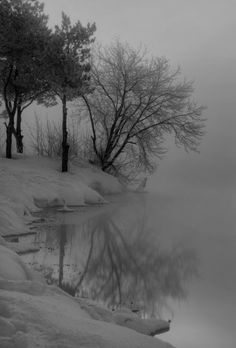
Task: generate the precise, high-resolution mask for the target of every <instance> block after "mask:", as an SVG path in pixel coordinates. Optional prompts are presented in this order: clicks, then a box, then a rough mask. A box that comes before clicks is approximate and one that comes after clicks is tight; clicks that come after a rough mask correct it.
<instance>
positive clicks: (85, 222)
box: [22, 177, 236, 348]
mask: <svg viewBox="0 0 236 348" xmlns="http://www.w3.org/2000/svg"><path fill="white" fill-rule="evenodd" d="M156 182H157V181H154V182H150V185H149V187H148V192H146V193H145V192H144V193H127V194H124V195H117V196H111V197H108V200H109V201H110V204H108V205H104V206H100V207H97V206H94V207H77V208H75V211H74V212H70V213H59V212H57V211H56V210H55V209H54V210H53V209H52V210H49V211H46V212H44V213H43V214H41V216H42V217H43V219H42V220H41V222H40V223H38V224H37V223H35V224H34V226H33V227H34V228H36V231H40V232H38V233H37V235H35V236H34V237H32V236H31V237H28V238H34V241H33V242H34V244H35V245H36V246H38V247H39V248H40V250H39V251H38V252H33V253H28V254H25V255H22V257H23V258H24V260H25V262H27V263H28V264H29V265H31V266H33V267H34V268H36V269H40V270H41V272H43V273H44V275H45V276H46V278H47V281H48V282H49V283H53V282H57V283H58V282H59V283H60V285H61V286H64V287H67V290H68V291H71V288H73V289H75V288H76V292H77V294H78V295H79V296H83V297H88V298H92V299H94V300H97V301H100V302H103V303H106V304H107V305H108V306H109V307H111V308H116V307H117V306H119V305H122V306H123V305H124V306H128V307H132V306H135V307H136V308H138V309H139V310H140V315H143V316H150V317H151V316H157V317H161V318H163V319H166V320H168V319H170V320H171V329H170V332H168V333H165V334H162V335H160V336H159V337H160V338H161V339H163V340H166V341H168V342H170V343H172V344H173V345H175V346H176V347H177V348H199V347H207V348H213V347H214V348H222V347H224V348H234V347H235V342H236V330H235V315H236V301H235V294H236V270H235V265H236V252H235V247H236V237H235V231H234V229H233V227H234V226H233V221H234V220H233V214H232V213H233V209H232V208H233V204H232V197H231V194H230V190H227V189H225V187H224V188H219V189H218V190H215V188H214V187H212V188H211V187H210V186H209V185H208V187H207V189H206V188H204V187H201V188H199V187H198V186H197V185H193V184H192V183H188V182H187V180H186V181H185V182H180V183H179V184H178V185H176V184H175V185H174V184H173V185H172V184H171V182H170V181H168V182H166V181H165V178H164V177H162V178H161V179H160V181H159V184H158V185H157V184H156ZM167 183H168V184H167ZM73 289H72V291H73Z"/></svg>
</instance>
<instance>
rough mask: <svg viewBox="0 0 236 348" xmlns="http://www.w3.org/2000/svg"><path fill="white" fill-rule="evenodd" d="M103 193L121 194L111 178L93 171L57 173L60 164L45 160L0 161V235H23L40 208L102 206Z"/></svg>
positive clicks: (91, 169) (23, 158)
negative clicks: (27, 223)
mask: <svg viewBox="0 0 236 348" xmlns="http://www.w3.org/2000/svg"><path fill="white" fill-rule="evenodd" d="M96 188H98V189H100V191H101V192H102V193H106V194H108V193H117V192H121V191H122V187H121V185H120V184H119V182H118V181H117V180H116V179H115V178H114V177H112V176H110V175H108V174H105V173H103V172H101V171H99V170H98V169H95V168H93V167H87V168H86V167H85V166H83V167H82V168H80V167H78V165H72V164H71V165H70V171H69V172H68V173H61V172H60V162H59V161H56V160H51V159H48V158H26V157H19V158H17V159H13V160H7V159H3V158H1V159H0V235H7V234H17V233H22V232H25V231H26V226H25V223H24V222H25V221H26V220H27V217H28V218H29V217H30V212H32V211H37V210H38V209H39V208H42V207H50V206H63V205H64V203H66V205H77V206H78V205H85V204H102V203H105V200H104V198H103V197H102V196H101V195H100V194H99V193H98V192H97V191H96Z"/></svg>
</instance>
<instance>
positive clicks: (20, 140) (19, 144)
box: [14, 105, 24, 153]
mask: <svg viewBox="0 0 236 348" xmlns="http://www.w3.org/2000/svg"><path fill="white" fill-rule="evenodd" d="M21 114H22V110H21V105H18V107H17V119H16V130H15V132H14V135H15V138H16V150H17V152H18V153H23V147H24V145H23V135H22V133H21Z"/></svg>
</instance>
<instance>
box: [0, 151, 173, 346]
mask: <svg viewBox="0 0 236 348" xmlns="http://www.w3.org/2000/svg"><path fill="white" fill-rule="evenodd" d="M122 191H123V187H122V186H121V185H120V183H119V182H118V181H117V180H116V179H115V178H113V177H112V176H110V175H108V174H104V173H103V172H101V171H99V170H98V169H97V168H95V167H92V166H85V165H84V164H81V163H77V162H76V161H74V163H70V171H69V173H61V172H60V163H59V162H58V161H54V160H49V159H45V158H36V159H35V158H27V157H23V156H22V157H18V158H17V159H14V160H7V159H0V347H1V348H27V347H28V348H36V347H37V348H38V347H39V348H40V347H41V348H77V347H83V348H86V347H88V348H95V347H103V348H119V347H120V348H121V347H122V348H123V347H124V348H126V347H127V348H139V347H140V348H152V347H153V348H154V347H155V348H171V347H172V346H171V345H169V344H168V343H165V342H162V341H161V340H159V339H157V338H152V337H149V336H147V335H151V334H154V332H156V330H162V329H164V330H166V329H168V325H169V324H168V323H167V322H164V321H158V320H156V321H155V320H151V321H146V320H142V319H141V318H139V317H138V316H136V315H134V314H133V313H132V312H130V311H128V312H125V311H123V312H122V311H116V312H112V311H110V310H108V309H105V308H102V307H100V306H98V305H95V304H93V305H91V303H89V301H87V302H86V300H81V299H78V298H73V297H71V296H69V295H68V294H66V293H64V292H63V291H62V290H60V289H59V288H56V287H54V286H49V285H47V284H46V282H45V281H44V280H43V279H42V278H41V276H40V275H39V274H37V273H36V272H34V271H32V270H30V269H29V268H28V267H27V266H26V265H25V264H24V262H23V261H22V259H21V258H20V256H19V255H17V254H16V253H15V252H14V251H13V250H10V249H9V247H11V248H12V249H14V250H15V251H18V252H19V251H21V250H20V249H19V246H17V243H9V242H7V241H6V240H5V238H2V236H4V237H7V236H8V237H9V235H17V234H20V233H27V232H29V231H30V230H29V228H28V225H27V224H28V223H29V222H30V221H32V219H33V217H32V216H31V212H34V211H38V210H39V209H40V208H44V207H51V206H58V207H59V209H60V207H62V208H61V209H62V210H63V209H64V210H65V212H66V211H68V212H69V211H70V210H73V209H71V208H70V206H73V205H76V206H80V205H82V206H84V205H87V204H104V203H107V201H106V200H105V199H104V198H103V197H102V195H101V194H109V193H120V192H122Z"/></svg>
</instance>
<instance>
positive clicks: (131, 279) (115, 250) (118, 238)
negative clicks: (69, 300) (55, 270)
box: [75, 214, 197, 315]
mask: <svg viewBox="0 0 236 348" xmlns="http://www.w3.org/2000/svg"><path fill="white" fill-rule="evenodd" d="M86 230H87V233H89V238H88V239H87V242H88V244H89V248H88V252H87V257H86V262H85V264H84V269H83V272H82V274H81V275H80V276H79V278H78V279H77V280H76V281H75V288H76V292H77V293H78V294H79V295H83V294H87V296H89V297H91V298H92V299H94V300H102V301H103V302H106V303H107V304H108V305H110V306H119V305H121V304H130V303H134V304H136V305H138V306H139V307H141V308H143V310H144V311H145V313H148V314H149V315H155V313H156V312H160V309H161V308H162V307H163V306H167V301H166V299H167V298H168V297H171V298H173V299H183V298H184V297H185V296H186V282H187V281H189V279H190V278H192V277H194V276H196V275H197V257H196V255H195V252H194V251H193V250H190V249H185V248H183V247H181V246H178V247H173V248H171V249H170V250H164V249H161V246H160V245H159V243H158V242H157V233H158V231H154V230H151V229H148V228H147V227H146V219H145V214H144V215H143V216H141V217H140V216H139V218H138V220H136V222H135V223H134V222H133V223H132V224H131V225H130V226H129V227H127V224H126V226H125V227H124V224H123V223H122V221H120V219H116V218H114V216H112V215H111V214H103V215H102V216H100V217H99V218H96V219H93V220H90V221H89V222H88V226H87V228H86ZM87 237H88V236H87Z"/></svg>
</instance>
